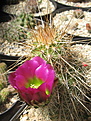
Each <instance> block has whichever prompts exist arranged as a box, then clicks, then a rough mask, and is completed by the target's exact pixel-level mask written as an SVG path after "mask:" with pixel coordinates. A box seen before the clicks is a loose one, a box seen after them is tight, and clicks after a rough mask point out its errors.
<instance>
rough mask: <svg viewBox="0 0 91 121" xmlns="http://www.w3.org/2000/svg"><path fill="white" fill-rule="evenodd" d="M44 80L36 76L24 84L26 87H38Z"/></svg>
mask: <svg viewBox="0 0 91 121" xmlns="http://www.w3.org/2000/svg"><path fill="white" fill-rule="evenodd" d="M43 83H44V82H43V81H42V80H40V79H38V78H36V77H34V78H32V79H29V81H28V84H27V85H26V88H28V87H31V88H38V87H39V86H40V85H41V84H43Z"/></svg>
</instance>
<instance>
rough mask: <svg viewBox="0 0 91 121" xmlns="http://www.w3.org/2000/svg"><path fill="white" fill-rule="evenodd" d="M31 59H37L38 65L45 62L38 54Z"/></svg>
mask: <svg viewBox="0 0 91 121" xmlns="http://www.w3.org/2000/svg"><path fill="white" fill-rule="evenodd" d="M32 60H33V61H37V62H38V64H39V65H41V64H46V61H45V60H43V59H42V58H40V57H39V56H37V57H34V58H32Z"/></svg>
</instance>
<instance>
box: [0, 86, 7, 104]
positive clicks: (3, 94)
mask: <svg viewBox="0 0 91 121" xmlns="http://www.w3.org/2000/svg"><path fill="white" fill-rule="evenodd" d="M8 95H9V89H8V88H3V89H2V90H1V92H0V103H3V102H5V101H6V99H7V97H8Z"/></svg>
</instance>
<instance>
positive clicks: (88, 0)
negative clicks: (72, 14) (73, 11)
mask: <svg viewBox="0 0 91 121" xmlns="http://www.w3.org/2000/svg"><path fill="white" fill-rule="evenodd" d="M55 1H57V2H59V3H62V4H65V5H70V6H75V7H83V8H85V7H91V0H85V1H86V2H82V3H79V2H77V3H74V2H67V0H55Z"/></svg>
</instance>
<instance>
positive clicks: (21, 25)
mask: <svg viewBox="0 0 91 121" xmlns="http://www.w3.org/2000/svg"><path fill="white" fill-rule="evenodd" d="M34 26H35V20H34V19H33V16H32V15H31V14H26V13H21V14H20V15H19V16H18V17H17V18H16V19H15V20H13V21H11V22H9V24H8V27H7V28H5V32H4V35H3V38H4V39H5V40H6V39H7V40H8V41H10V42H11V41H14V40H17V41H20V40H24V39H27V38H28V37H30V36H31V35H30V34H29V33H28V29H31V28H33V27H34Z"/></svg>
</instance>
